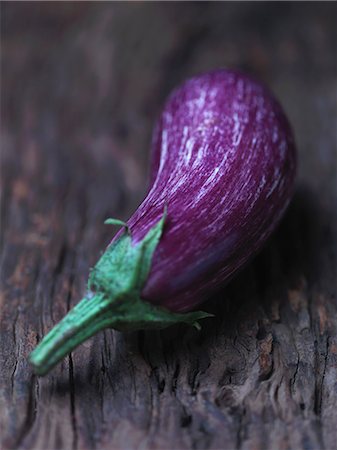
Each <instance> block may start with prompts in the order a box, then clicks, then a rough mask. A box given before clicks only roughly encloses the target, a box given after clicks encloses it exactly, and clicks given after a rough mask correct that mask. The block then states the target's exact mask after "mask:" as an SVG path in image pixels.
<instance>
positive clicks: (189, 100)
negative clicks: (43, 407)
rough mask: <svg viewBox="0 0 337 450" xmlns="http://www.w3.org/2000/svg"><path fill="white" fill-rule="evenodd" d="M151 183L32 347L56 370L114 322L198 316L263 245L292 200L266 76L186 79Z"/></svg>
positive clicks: (279, 114)
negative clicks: (84, 284)
mask: <svg viewBox="0 0 337 450" xmlns="http://www.w3.org/2000/svg"><path fill="white" fill-rule="evenodd" d="M151 168H152V171H151V183H150V189H149V192H148V194H147V196H146V198H145V200H144V201H143V202H142V204H141V205H140V206H139V208H138V209H137V211H136V212H135V213H134V214H133V216H132V217H131V218H130V219H129V221H128V222H127V223H124V222H121V221H118V220H114V219H108V220H107V221H106V223H109V224H113V225H122V227H123V229H122V230H121V231H120V232H119V233H117V235H116V236H115V237H114V239H113V240H112V242H111V244H110V245H109V246H108V248H107V249H106V251H105V253H104V254H103V255H102V257H101V258H100V260H99V261H98V263H97V264H96V266H95V267H94V268H93V269H92V270H91V272H90V276H89V282H88V292H87V294H86V296H85V297H84V298H83V299H82V300H81V301H80V302H79V303H78V304H77V305H76V306H75V307H74V308H73V309H72V310H71V311H70V312H69V313H68V314H67V315H66V316H65V318H64V319H63V320H62V321H61V322H60V323H59V324H57V325H56V326H55V327H54V328H53V329H52V330H51V331H50V332H49V333H48V334H47V335H46V336H45V337H44V339H43V340H42V341H41V343H40V344H39V345H38V346H37V348H36V349H35V350H34V351H33V352H32V353H31V355H30V362H31V364H32V365H33V367H34V369H35V371H36V373H38V374H39V375H44V374H46V373H47V372H48V371H49V370H50V369H51V368H52V367H53V366H54V365H55V364H56V363H57V362H58V361H60V360H61V359H62V358H63V357H64V356H65V355H66V354H68V353H69V352H71V351H72V350H73V349H74V348H75V347H76V346H77V345H79V344H80V343H81V342H83V341H84V340H86V339H87V338H89V337H90V336H92V335H93V334H95V333H96V332H98V331H99V330H102V329H104V328H107V327H111V328H115V329H117V330H122V331H123V330H137V329H146V328H164V327H167V326H169V325H172V324H175V323H179V322H180V323H188V324H192V325H194V326H196V327H199V323H198V320H200V319H202V318H204V317H208V316H210V315H209V314H207V313H205V312H202V311H194V309H195V307H196V306H197V305H198V304H200V303H201V302H203V301H204V300H206V299H207V298H208V297H210V295H211V294H212V293H214V292H215V291H216V290H218V289H219V288H220V287H221V286H224V284H226V283H227V282H228V281H229V280H230V279H231V278H232V277H233V275H234V274H236V273H237V272H238V271H239V269H241V268H242V267H243V266H244V264H245V263H246V262H247V261H248V260H249V259H250V258H251V257H252V256H254V255H255V254H256V253H257V252H258V251H259V250H260V249H261V247H262V246H263V244H264V243H265V241H266V239H267V238H268V237H269V235H270V234H271V233H272V231H273V230H274V229H275V227H276V226H277V225H278V223H279V221H280V219H281V217H282V216H283V214H284V212H285V209H286V207H287V205H288V204H289V201H290V199H291V196H292V193H293V186H294V178H295V172H296V151H295V144H294V138H293V134H292V131H291V128H290V125H289V123H288V120H287V118H286V117H285V114H284V112H283V111H282V108H281V106H280V105H279V103H278V102H277V101H276V100H275V98H274V97H273V95H272V94H271V93H270V92H269V91H268V90H267V88H266V87H265V86H263V85H262V84H260V83H259V82H257V81H255V80H253V79H252V78H250V77H248V76H247V75H244V74H242V73H240V72H236V71H231V70H217V71H213V72H209V73H206V74H202V75H199V76H196V77H194V78H192V79H190V80H188V81H186V82H185V83H184V84H183V85H182V86H180V87H179V88H178V89H176V90H175V91H174V92H173V93H172V94H171V96H170V97H169V99H168V101H167V103H166V105H165V107H164V110H163V112H162V114H161V116H160V118H159V121H158V123H157V125H156V127H155V131H154V136H153V146H152V166H151Z"/></svg>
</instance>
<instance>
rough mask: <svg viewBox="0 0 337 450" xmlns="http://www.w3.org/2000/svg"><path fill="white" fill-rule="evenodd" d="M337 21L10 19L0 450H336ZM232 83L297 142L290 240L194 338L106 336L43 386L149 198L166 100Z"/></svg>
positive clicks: (317, 17)
mask: <svg viewBox="0 0 337 450" xmlns="http://www.w3.org/2000/svg"><path fill="white" fill-rule="evenodd" d="M336 6H337V5H336V3H301V2H300V3H284V2H281V3H269V2H263V3H256V2H252V3H217V2H215V3H204V2H200V3H193V2H192V3H141V2H136V3H95V2H93V3H81V2H76V3H47V2H46V3H34V4H32V3H29V2H28V3H27V2H24V3H5V2H2V4H1V10H2V11H1V12H2V14H1V21H2V27H1V30H2V42H1V47H2V49H1V50H2V98H1V108H2V119H3V120H2V138H1V146H2V154H1V156H2V162H1V182H2V200H1V263H2V268H1V277H2V282H1V297H0V299H1V344H0V346H1V366H0V383H1V391H0V416H1V430H0V434H1V439H2V444H1V445H2V447H1V448H4V449H12V448H15V449H17V448H22V449H37V450H45V449H47V450H48V449H53V450H54V449H62V450H63V449H190V448H195V449H225V450H231V449H259V450H261V449H267V450H269V449H296V450H297V449H306V450H309V449H310V450H311V449H312V450H317V449H326V450H333V449H335V448H336V442H337V433H336V429H337V407H336V406H337V333H336V331H337V307H336V303H337V301H336V236H337V232H336V222H337V221H336V210H337V208H336V205H337V203H336V199H337V195H336V158H337V155H336V79H337V78H336V74H337V68H336V61H337V58H336V26H335V17H336V12H337V8H336ZM220 66H221V67H222V66H235V67H239V68H241V69H243V70H247V71H249V72H251V73H253V74H255V75H256V76H258V77H259V78H261V79H262V80H264V81H265V82H266V83H267V84H269V86H270V87H271V88H272V89H273V90H274V92H275V93H276V95H277V96H278V97H279V99H280V100H281V102H282V103H283V105H284V108H285V110H286V111H287V113H288V115H289V117H290V120H291V122H292V124H293V127H294V130H295V134H296V138H297V143H298V151H299V173H298V180H297V191H296V194H295V197H294V200H293V202H292V204H291V207H290V208H289V211H288V213H287V215H286V217H285V219H284V220H283V222H282V225H281V226H280V227H279V229H278V231H277V233H276V234H275V235H274V237H273V238H272V239H271V241H270V242H269V244H268V245H267V246H266V247H265V249H264V250H263V251H262V252H261V254H260V255H259V256H258V257H257V258H256V259H255V260H254V262H253V263H251V264H250V265H249V267H247V269H245V270H244V272H242V273H241V274H240V275H239V276H238V277H237V278H236V279H235V280H234V281H233V282H232V283H231V284H230V285H229V286H228V287H227V288H226V289H224V290H223V292H221V293H220V294H219V295H218V296H217V298H214V299H212V300H211V301H210V302H209V303H207V304H206V305H205V309H206V310H208V311H210V312H214V313H215V314H216V318H215V319H208V320H207V321H205V323H204V326H203V329H202V331H201V332H200V333H198V332H197V331H195V330H194V329H190V328H185V327H178V328H173V329H169V330H167V331H162V332H138V333H128V334H121V333H117V332H113V331H105V332H104V333H103V332H102V333H100V334H99V335H97V336H96V337H94V338H92V339H91V340H90V341H88V342H87V343H85V344H84V345H82V346H81V347H80V348H78V349H77V350H76V351H74V352H73V353H72V354H71V356H69V357H68V358H66V359H65V360H64V361H63V362H62V363H61V364H60V365H59V366H58V367H57V368H56V369H55V370H54V371H53V372H51V373H50V374H49V375H48V376H46V377H45V378H38V377H36V376H34V375H33V373H32V370H31V368H30V366H29V364H28V363H27V355H28V354H29V352H30V351H31V350H32V349H33V348H34V346H35V345H36V343H37V342H38V341H39V340H40V339H41V337H42V336H43V335H44V334H45V333H46V332H47V331H48V330H49V329H50V328H51V327H52V326H53V325H54V324H55V323H56V322H57V321H58V320H59V319H60V318H61V317H63V315H64V314H65V313H66V312H67V311H68V310H69V308H70V307H72V306H73V305H75V304H76V302H77V301H78V300H79V299H80V298H81V295H82V294H83V292H84V289H85V283H86V278H87V275H88V270H89V267H90V266H92V265H93V264H94V263H95V262H96V260H97V257H98V255H99V253H100V251H101V250H103V249H104V247H105V245H106V244H107V243H108V242H109V239H110V238H111V232H112V231H111V228H110V227H105V226H104V225H103V221H104V219H105V218H107V217H111V216H113V217H120V218H124V219H126V218H127V217H128V216H129V214H130V213H131V212H132V211H133V210H134V209H135V208H136V207H137V204H138V203H139V202H140V200H141V199H142V196H143V195H144V193H145V190H146V179H147V164H148V159H149V146H150V136H151V128H152V126H153V123H154V120H155V117H156V115H157V114H158V112H159V110H160V108H161V105H162V103H163V101H164V99H165V97H166V96H167V94H168V93H169V92H170V90H171V88H172V87H173V86H175V85H176V84H177V83H179V82H180V81H182V80H183V79H185V78H187V77H189V76H191V75H192V74H195V73H197V72H200V71H203V70H208V69H211V68H215V67H220Z"/></svg>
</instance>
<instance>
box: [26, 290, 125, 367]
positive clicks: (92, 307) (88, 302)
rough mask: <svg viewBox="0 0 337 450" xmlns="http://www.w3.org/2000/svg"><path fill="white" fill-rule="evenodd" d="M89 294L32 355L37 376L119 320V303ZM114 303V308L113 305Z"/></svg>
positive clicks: (101, 295)
mask: <svg viewBox="0 0 337 450" xmlns="http://www.w3.org/2000/svg"><path fill="white" fill-rule="evenodd" d="M118 300H119V299H118V298H117V297H116V298H115V299H114V301H113V302H112V301H111V299H110V300H109V301H107V300H106V299H105V297H104V295H103V294H101V293H98V294H93V293H91V292H89V293H88V294H87V296H86V297H84V298H83V299H82V300H81V301H80V302H79V303H78V304H77V305H76V306H75V307H74V308H73V309H72V310H71V311H70V312H69V313H68V314H67V315H66V316H65V317H64V319H63V320H61V322H59V323H58V324H57V325H56V326H55V327H54V328H53V329H52V330H51V331H50V332H49V333H48V334H47V335H46V336H45V337H44V339H42V341H41V342H40V344H39V345H38V346H37V347H36V349H35V350H34V351H33V352H32V353H31V355H30V358H29V359H30V362H31V364H32V365H33V367H34V370H35V372H36V373H37V374H38V375H45V374H46V373H47V372H49V370H50V369H52V368H53V367H54V366H55V365H56V364H57V363H58V362H59V361H60V360H61V359H62V358H64V356H66V355H67V354H69V353H70V352H71V351H72V350H73V349H74V348H75V347H77V346H78V345H79V344H81V343H82V342H84V341H85V340H86V339H88V338H89V337H91V336H93V335H94V334H96V333H97V332H98V331H101V330H103V329H104V328H107V327H111V326H112V325H113V324H114V323H116V322H117V321H118V314H116V310H117V309H118V303H119V301H118ZM112 303H113V304H114V306H115V307H114V308H112V307H111V304H112Z"/></svg>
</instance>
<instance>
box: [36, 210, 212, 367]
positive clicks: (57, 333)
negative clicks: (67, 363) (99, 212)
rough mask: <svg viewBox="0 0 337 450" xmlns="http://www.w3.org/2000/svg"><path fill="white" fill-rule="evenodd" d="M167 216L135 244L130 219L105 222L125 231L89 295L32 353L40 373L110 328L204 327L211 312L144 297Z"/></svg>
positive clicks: (94, 275)
mask: <svg viewBox="0 0 337 450" xmlns="http://www.w3.org/2000/svg"><path fill="white" fill-rule="evenodd" d="M165 218H166V211H164V214H163V216H162V218H161V219H160V220H159V221H158V222H157V223H156V224H155V225H154V226H153V228H151V229H150V231H149V232H148V233H147V235H146V236H145V237H144V238H143V240H142V241H140V242H139V243H138V244H136V245H132V239H131V235H130V231H129V228H128V226H127V224H126V223H124V222H122V221H118V220H115V219H108V220H107V221H106V222H105V223H108V224H112V225H121V226H124V227H125V232H124V233H123V234H122V235H121V237H120V238H119V239H118V240H116V241H115V242H114V243H113V244H111V245H110V246H109V247H108V248H107V250H106V251H105V253H104V254H103V255H102V257H101V258H100V260H99V261H98V263H97V264H96V266H95V267H94V268H93V269H92V270H91V272H90V276H89V281H88V293H87V295H86V296H85V297H84V298H83V299H82V300H81V301H80V302H79V303H78V304H77V305H76V306H75V307H74V308H73V309H72V310H71V311H69V313H68V314H67V315H66V316H65V317H64V318H63V319H62V320H61V322H59V323H58V324H57V325H56V326H55V327H54V328H53V329H52V330H51V331H50V332H49V333H48V334H47V335H46V336H45V337H44V338H43V340H42V341H41V342H40V344H39V345H38V346H37V347H36V348H35V350H34V351H33V352H32V353H31V354H30V357H29V360H30V362H31V364H32V365H33V367H34V370H35V372H36V373H37V374H38V375H45V374H47V373H48V372H49V371H50V370H51V369H52V368H53V367H54V366H55V365H56V364H57V363H58V362H59V361H60V360H61V359H62V358H63V357H64V356H66V355H67V354H68V353H70V352H71V351H72V350H73V349H74V348H75V347H77V346H78V345H79V344H81V343H82V342H84V341H85V340H86V339H88V338H89V337H91V336H93V335H94V334H96V333H97V332H98V331H100V330H103V329H105V328H114V329H116V330H119V331H134V330H141V329H160V328H166V327H168V326H170V325H174V324H177V323H185V324H189V325H193V326H195V327H196V328H197V329H200V325H199V323H198V320H200V319H203V318H206V317H210V316H211V314H208V313H206V312H203V311H196V312H190V313H173V312H170V311H168V310H166V309H165V308H162V307H159V306H155V305H153V304H151V303H149V302H147V301H144V300H142V299H141V290H142V288H143V286H144V284H145V282H146V280H147V277H148V275H149V272H150V268H151V261H152V257H153V254H154V251H155V249H156V247H157V245H158V243H159V240H160V237H161V235H162V232H163V227H164V223H165Z"/></svg>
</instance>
